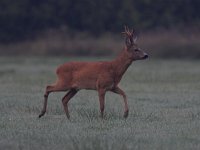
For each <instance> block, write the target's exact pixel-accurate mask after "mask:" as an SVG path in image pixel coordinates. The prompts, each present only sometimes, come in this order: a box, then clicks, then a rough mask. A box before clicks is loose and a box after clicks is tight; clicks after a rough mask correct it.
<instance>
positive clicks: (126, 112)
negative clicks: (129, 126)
mask: <svg viewBox="0 0 200 150" xmlns="http://www.w3.org/2000/svg"><path fill="white" fill-rule="evenodd" d="M127 117H128V110H127V111H125V112H124V118H127Z"/></svg>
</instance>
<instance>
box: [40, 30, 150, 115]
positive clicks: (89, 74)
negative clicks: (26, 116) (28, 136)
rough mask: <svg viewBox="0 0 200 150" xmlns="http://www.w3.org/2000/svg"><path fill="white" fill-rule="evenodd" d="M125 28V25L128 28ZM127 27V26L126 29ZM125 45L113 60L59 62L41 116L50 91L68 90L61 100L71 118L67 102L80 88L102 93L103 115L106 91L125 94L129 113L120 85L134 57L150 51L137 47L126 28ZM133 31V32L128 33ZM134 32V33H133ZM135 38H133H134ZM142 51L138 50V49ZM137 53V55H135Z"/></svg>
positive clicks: (143, 55)
mask: <svg viewBox="0 0 200 150" xmlns="http://www.w3.org/2000/svg"><path fill="white" fill-rule="evenodd" d="M125 30H126V28H125ZM126 31H127V30H126ZM127 33H128V34H127V39H128V40H129V42H130V43H129V44H131V46H130V45H128V43H127V42H128V41H127V40H126V46H125V48H124V49H123V51H122V52H121V53H120V55H119V56H118V57H117V58H116V59H114V60H111V61H99V62H68V63H65V64H63V65H60V66H59V67H58V68H57V70H56V73H57V77H58V78H57V81H56V83H55V84H53V85H49V86H47V87H46V92H45V95H44V105H43V109H42V112H41V114H40V115H39V117H42V116H43V115H44V114H45V112H46V107H47V99H48V95H49V93H51V92H56V91H68V93H67V94H66V95H65V96H64V97H63V99H62V103H63V106H64V110H65V113H66V115H67V117H68V118H69V117H70V116H69V112H68V102H69V100H70V99H71V98H72V97H73V96H74V95H75V94H76V93H77V92H78V91H79V90H81V89H89V90H97V91H98V94H99V102H100V111H101V117H103V112H104V103H105V93H106V92H107V91H111V92H114V93H117V94H120V95H122V96H123V100H124V107H125V108H124V117H125V118H126V117H127V116H128V104H127V99H126V95H125V93H124V92H123V90H121V89H120V88H119V87H118V84H119V82H120V80H121V78H122V76H123V74H124V73H125V72H126V70H127V69H128V67H129V66H130V65H131V63H132V62H133V61H134V60H138V59H145V58H147V56H148V55H147V54H146V53H144V52H142V51H141V50H138V48H137V47H134V46H133V45H132V44H133V40H132V34H133V32H132V34H131V33H130V32H127ZM129 34H131V35H129ZM130 36H131V37H130ZM131 41H132V42H131ZM131 49H134V50H135V49H137V52H134V53H133V52H132V50H131ZM138 52H139V53H138ZM136 54H137V55H136Z"/></svg>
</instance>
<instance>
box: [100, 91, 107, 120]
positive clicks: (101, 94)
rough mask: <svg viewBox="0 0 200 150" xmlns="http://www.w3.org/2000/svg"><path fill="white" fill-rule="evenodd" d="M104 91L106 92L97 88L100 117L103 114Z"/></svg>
mask: <svg viewBox="0 0 200 150" xmlns="http://www.w3.org/2000/svg"><path fill="white" fill-rule="evenodd" d="M105 93H106V91H105V90H104V89H99V90H98V94H99V104H100V111H101V118H103V114H104V106H105Z"/></svg>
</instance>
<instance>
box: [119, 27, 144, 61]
mask: <svg viewBox="0 0 200 150" xmlns="http://www.w3.org/2000/svg"><path fill="white" fill-rule="evenodd" d="M124 28H125V31H124V32H122V34H124V35H125V43H126V48H125V50H126V51H127V52H128V53H129V55H130V58H131V59H132V60H141V59H146V58H148V55H147V53H145V52H144V51H142V50H141V49H140V48H139V47H138V45H137V44H136V40H137V36H135V35H134V30H133V29H131V30H129V28H128V27H127V26H125V27H124Z"/></svg>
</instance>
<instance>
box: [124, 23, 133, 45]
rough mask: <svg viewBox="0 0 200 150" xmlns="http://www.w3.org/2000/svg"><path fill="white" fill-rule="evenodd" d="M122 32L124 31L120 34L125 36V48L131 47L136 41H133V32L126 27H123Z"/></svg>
mask: <svg viewBox="0 0 200 150" xmlns="http://www.w3.org/2000/svg"><path fill="white" fill-rule="evenodd" d="M124 30H125V31H124V32H122V34H125V35H126V46H127V47H131V46H132V45H133V44H134V43H135V41H136V40H135V39H133V33H134V30H133V29H131V31H130V30H129V28H128V27H127V26H124Z"/></svg>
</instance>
